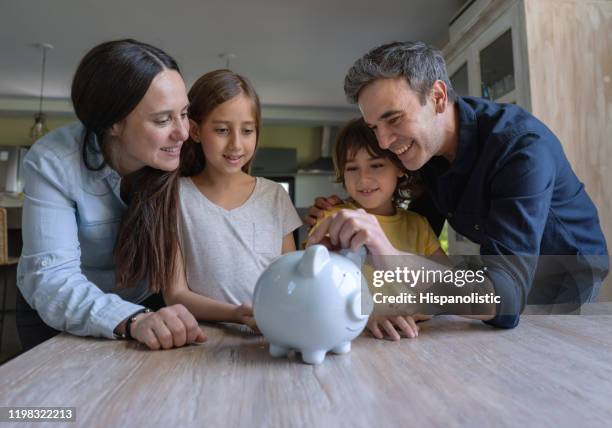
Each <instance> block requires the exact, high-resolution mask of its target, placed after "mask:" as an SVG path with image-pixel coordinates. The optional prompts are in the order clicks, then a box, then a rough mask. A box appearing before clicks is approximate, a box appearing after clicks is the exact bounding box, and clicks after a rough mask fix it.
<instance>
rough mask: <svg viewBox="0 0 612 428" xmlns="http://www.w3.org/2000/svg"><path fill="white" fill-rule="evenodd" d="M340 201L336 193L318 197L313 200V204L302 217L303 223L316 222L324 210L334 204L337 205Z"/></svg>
mask: <svg viewBox="0 0 612 428" xmlns="http://www.w3.org/2000/svg"><path fill="white" fill-rule="evenodd" d="M341 203H342V199H340V198H339V197H338V196H336V195H331V196H328V197H327V198H325V197H322V196H320V197H318V198H316V199H315V201H314V205H313V206H312V207H310V208H309V209H308V213H307V214H306V217H305V218H304V223H306V224H307V225H309V226H311V227H312V226H314V225H315V224H317V221H318V220H319V219H321V218H323V213H324V211H326V210H329V209H331V208H332V207H333V206H334V205H339V204H341Z"/></svg>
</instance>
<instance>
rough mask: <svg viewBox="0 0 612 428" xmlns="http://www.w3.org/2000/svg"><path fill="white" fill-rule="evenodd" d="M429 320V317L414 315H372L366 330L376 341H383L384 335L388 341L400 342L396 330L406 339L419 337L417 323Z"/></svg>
mask: <svg viewBox="0 0 612 428" xmlns="http://www.w3.org/2000/svg"><path fill="white" fill-rule="evenodd" d="M428 319H431V315H423V314H414V315H404V316H402V315H399V316H387V315H372V316H370V319H369V320H368V325H367V327H368V330H370V332H371V333H372V335H374V337H375V338H377V339H384V338H385V333H386V336H387V338H388V339H389V340H393V341H397V340H400V337H401V336H400V334H399V332H398V330H399V331H400V332H401V333H403V334H404V336H406V337H410V338H415V337H417V336H418V335H419V326H418V325H417V321H426V320H428Z"/></svg>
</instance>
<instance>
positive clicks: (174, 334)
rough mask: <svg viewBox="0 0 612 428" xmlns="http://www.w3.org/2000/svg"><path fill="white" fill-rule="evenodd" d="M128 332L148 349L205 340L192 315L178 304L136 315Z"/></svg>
mask: <svg viewBox="0 0 612 428" xmlns="http://www.w3.org/2000/svg"><path fill="white" fill-rule="evenodd" d="M130 334H131V336H132V338H134V339H135V340H137V341H138V342H140V343H144V344H145V345H147V346H148V347H149V348H150V349H160V348H163V349H170V348H173V347H179V346H183V345H186V344H189V343H194V342H197V343H201V342H204V341H205V340H206V336H205V335H204V332H203V331H202V329H201V328H200V326H199V325H198V322H197V321H196V319H195V318H194V316H193V315H192V314H191V313H190V312H189V311H188V310H187V309H186V308H185V307H184V306H183V305H180V304H177V305H172V306H166V307H165V308H162V309H160V310H159V311H157V312H151V313H148V314H140V315H137V316H136V318H135V319H134V321H133V322H132V325H131V327H130Z"/></svg>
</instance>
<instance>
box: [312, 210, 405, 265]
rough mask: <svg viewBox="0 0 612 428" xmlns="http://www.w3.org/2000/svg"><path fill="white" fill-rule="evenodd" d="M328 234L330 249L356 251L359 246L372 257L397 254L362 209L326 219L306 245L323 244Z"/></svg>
mask: <svg viewBox="0 0 612 428" xmlns="http://www.w3.org/2000/svg"><path fill="white" fill-rule="evenodd" d="M328 234H329V241H330V243H331V246H332V248H337V247H339V248H350V249H351V250H352V251H357V249H358V248H359V247H360V246H362V245H365V246H366V247H367V248H368V250H369V251H370V253H371V254H372V255H392V254H396V253H397V250H396V249H395V248H393V245H391V243H390V242H389V240H388V239H387V236H386V235H385V232H383V230H382V228H381V227H380V223H378V220H377V219H376V217H374V216H373V215H371V214H368V213H367V212H365V211H364V210H362V209H358V210H348V209H345V210H340V211H338V212H337V213H335V214H334V215H332V216H330V217H327V218H326V219H325V220H323V222H321V224H319V226H318V227H317V228H316V229H315V231H314V232H313V233H312V235H310V238H308V241H307V243H306V245H307V246H310V245H315V244H321V243H323V244H325V237H326V235H328Z"/></svg>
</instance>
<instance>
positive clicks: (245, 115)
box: [191, 93, 257, 175]
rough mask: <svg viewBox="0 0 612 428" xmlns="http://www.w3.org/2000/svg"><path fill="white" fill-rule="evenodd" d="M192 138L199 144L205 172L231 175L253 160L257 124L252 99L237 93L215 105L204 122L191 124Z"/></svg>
mask: <svg viewBox="0 0 612 428" xmlns="http://www.w3.org/2000/svg"><path fill="white" fill-rule="evenodd" d="M191 125H192V126H191V137H192V139H193V140H195V141H199V142H200V144H202V150H203V151H204V157H205V158H206V168H205V170H207V171H208V173H214V174H220V175H225V174H233V173H237V172H240V171H241V170H242V167H243V166H244V165H245V164H246V163H247V162H248V161H249V160H251V158H252V157H253V153H254V152H255V145H256V143H257V122H256V118H255V113H254V107H253V102H252V100H251V99H250V98H249V97H248V96H247V95H245V94H243V93H242V94H240V95H238V96H236V97H234V98H232V99H230V100H228V101H226V102H224V103H223V104H220V105H219V106H217V107H216V108H215V109H214V110H213V111H212V112H211V113H210V114H209V115H208V117H206V119H205V120H204V121H203V122H202V123H200V124H197V123H195V122H193V121H192V122H191Z"/></svg>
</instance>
